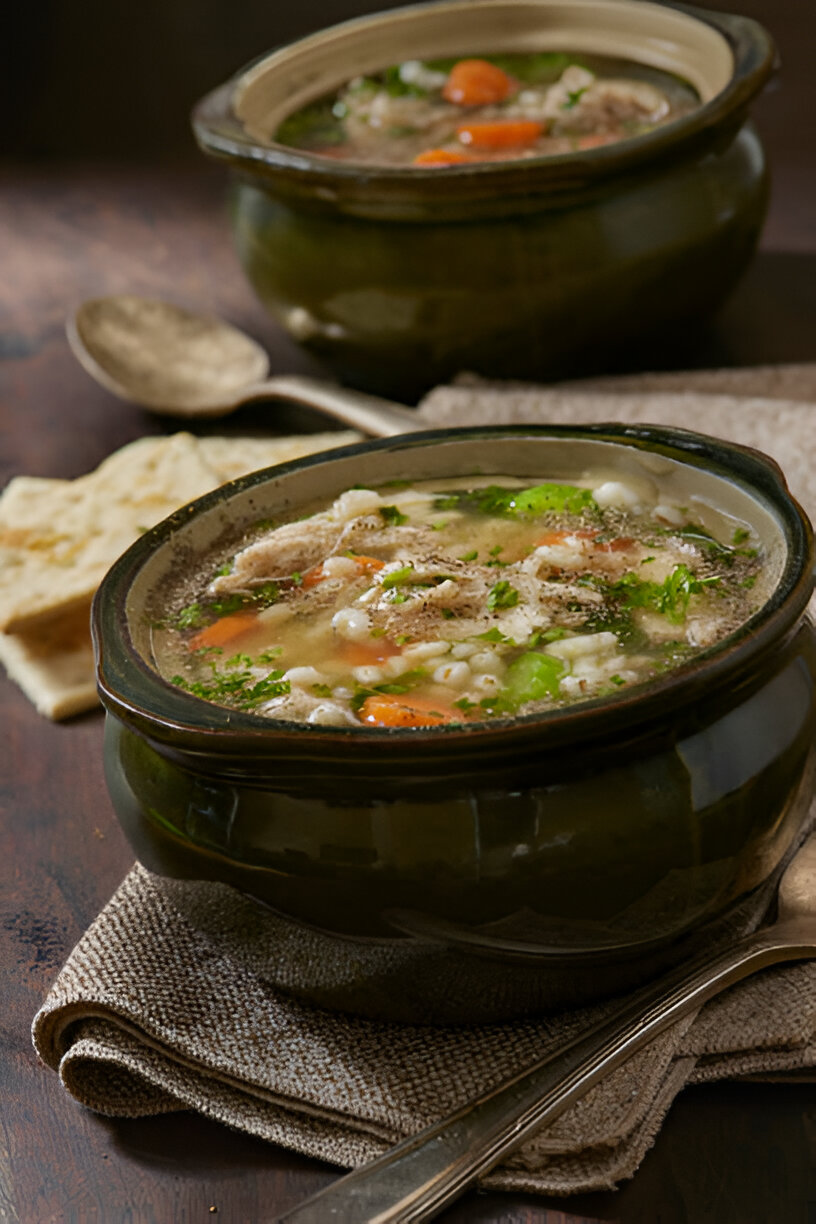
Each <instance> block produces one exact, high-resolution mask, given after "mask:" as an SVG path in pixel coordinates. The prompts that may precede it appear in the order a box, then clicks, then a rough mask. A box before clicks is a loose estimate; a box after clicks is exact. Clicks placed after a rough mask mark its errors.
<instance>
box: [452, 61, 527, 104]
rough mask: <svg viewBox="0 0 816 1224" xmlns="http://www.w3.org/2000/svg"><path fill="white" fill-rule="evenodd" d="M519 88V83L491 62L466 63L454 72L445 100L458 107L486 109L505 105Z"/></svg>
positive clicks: (456, 66)
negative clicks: (498, 103) (498, 104)
mask: <svg viewBox="0 0 816 1224" xmlns="http://www.w3.org/2000/svg"><path fill="white" fill-rule="evenodd" d="M516 88H517V83H516V81H514V80H513V78H512V77H511V76H508V75H507V73H506V72H502V70H501V68H497V67H496V65H495V64H491V63H489V61H488V60H483V59H463V60H459V62H458V64H454V65H453V67H452V68H451V70H450V73H449V74H448V79H447V81H446V82H445V84H444V86H443V87H442V97H443V98H444V99H445V101H446V102H453V103H455V105H457V106H486V105H487V104H488V103H490V102H502V101H503V100H504V99H505V98H507V97H509V95H510V94H511V93H513V91H514V90H515V89H516Z"/></svg>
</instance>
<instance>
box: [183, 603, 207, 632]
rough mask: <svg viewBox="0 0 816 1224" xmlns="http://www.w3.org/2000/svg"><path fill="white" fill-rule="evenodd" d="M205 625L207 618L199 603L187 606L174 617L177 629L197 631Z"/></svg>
mask: <svg viewBox="0 0 816 1224" xmlns="http://www.w3.org/2000/svg"><path fill="white" fill-rule="evenodd" d="M206 623H207V617H206V616H205V614H204V609H203V608H202V606H201V604H200V603H191V604H188V605H187V607H186V608H182V609H181V611H180V612H179V614H178V616H177V617H176V624H177V626H178V627H179V629H199V628H200V627H201V626H202V625H205V624H206Z"/></svg>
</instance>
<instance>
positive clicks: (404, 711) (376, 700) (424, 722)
mask: <svg viewBox="0 0 816 1224" xmlns="http://www.w3.org/2000/svg"><path fill="white" fill-rule="evenodd" d="M359 718H360V721H361V722H364V723H367V724H368V725H369V726H372V727H437V726H440V725H442V724H443V723H452V722H461V720H462V716H461V714H459V713H457V712H456V711H455V710H452V709H449V708H448V707H447V706H445V705H440V703H439V702H438V701H433V700H431V699H430V698H428V697H402V696H396V695H393V696H392V695H391V694H389V693H382V694H377V695H376V696H374V697H366V699H365V701H364V702H363V704H362V705H361V706H360V713H359Z"/></svg>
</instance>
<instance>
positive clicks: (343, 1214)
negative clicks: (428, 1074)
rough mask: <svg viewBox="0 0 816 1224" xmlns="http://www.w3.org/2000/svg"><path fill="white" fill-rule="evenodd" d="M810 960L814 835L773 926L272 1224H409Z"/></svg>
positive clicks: (684, 973) (656, 988)
mask: <svg viewBox="0 0 816 1224" xmlns="http://www.w3.org/2000/svg"><path fill="white" fill-rule="evenodd" d="M813 956H816V834H813V835H812V836H811V837H810V838H809V839H808V840H807V841H806V842H805V843H804V845H803V846H802V847H801V848H800V850H799V851H798V852H797V854H796V855H795V857H794V858H793V859H792V860H791V862H790V863H789V865H788V867H787V869H786V870H785V873H784V875H783V876H782V879H781V881H780V885H779V895H778V910H777V919H776V921H775V922H774V923H773V924H772V925H770V926H766V927H763V928H762V929H761V930H759V931H757V932H755V933H754V934H753V935H749V936H747V937H746V938H744V939H742V940H740V941H739V942H737V943H735V944H734V945H733V946H732V947H730V948H727V949H726V950H724V951H721V952H718V953H716V954H713V955H712V954H709V955H708V956H702V957H698V958H697V959H695V960H694V961H692V962H690V963H688V964H686V965H683V966H682V967H680V968H679V969H677V970H674V971H673V972H671V973H669V974H667V975H665V976H664V977H662V978H660V979H658V980H657V981H656V982H653V983H652V984H650V985H649V986H648V987H646V988H644V989H643V990H641V991H639V992H638V993H637V994H636V995H634V996H632V997H631V998H630V999H628V1000H627V1002H626V1003H625V1004H623V1005H622V1006H621V1007H620V1008H619V1009H618V1010H617V1011H616V1012H614V1013H613V1014H612V1015H610V1016H608V1017H607V1018H606V1019H604V1020H603V1021H601V1022H600V1023H598V1024H597V1025H596V1026H594V1027H593V1028H592V1029H589V1030H587V1031H586V1032H584V1033H583V1034H582V1035H580V1036H578V1037H576V1038H575V1039H574V1040H573V1041H571V1042H570V1043H569V1044H568V1045H565V1046H562V1047H561V1048H560V1049H558V1050H556V1051H555V1052H553V1053H550V1054H548V1055H546V1056H545V1057H544V1058H542V1059H541V1060H540V1061H539V1062H537V1063H535V1064H534V1065H533V1066H531V1067H529V1068H528V1069H527V1070H526V1071H523V1072H522V1073H521V1074H519V1075H518V1076H516V1077H515V1078H514V1079H512V1080H508V1081H505V1082H504V1083H503V1084H501V1085H499V1086H498V1087H497V1088H493V1089H491V1090H490V1091H489V1092H487V1093H485V1094H484V1096H482V1097H480V1098H479V1099H478V1100H475V1101H471V1102H469V1103H468V1104H466V1105H464V1106H462V1108H461V1109H459V1110H457V1111H456V1112H455V1113H453V1114H450V1115H449V1116H448V1117H446V1118H443V1119H442V1120H441V1121H440V1122H437V1123H435V1124H434V1125H433V1126H429V1127H426V1129H425V1130H423V1131H420V1132H419V1133H418V1134H416V1135H412V1136H411V1137H410V1138H408V1139H405V1140H403V1141H402V1142H401V1143H398V1144H396V1145H395V1146H394V1147H392V1148H390V1149H389V1150H388V1151H387V1152H385V1153H384V1154H383V1155H382V1156H380V1157H378V1158H377V1159H376V1160H373V1161H371V1162H370V1163H369V1164H367V1165H363V1166H362V1167H361V1168H359V1169H356V1170H354V1171H353V1172H351V1173H348V1174H347V1175H346V1176H345V1177H341V1178H339V1179H338V1180H337V1181H335V1182H333V1183H332V1184H331V1185H330V1186H328V1187H327V1188H326V1189H325V1190H322V1191H320V1192H319V1193H318V1194H316V1195H313V1196H312V1197H311V1198H309V1199H307V1200H305V1201H304V1202H303V1203H301V1204H300V1205H299V1206H297V1207H295V1208H293V1209H292V1210H291V1211H289V1212H286V1213H285V1214H284V1215H282V1216H278V1217H277V1221H278V1224H331V1222H332V1221H336V1222H337V1224H419V1222H420V1221H422V1220H430V1219H432V1218H433V1217H434V1216H435V1215H436V1214H437V1213H438V1212H439V1211H441V1210H442V1208H443V1207H445V1206H446V1205H447V1204H448V1203H450V1202H451V1200H452V1199H454V1198H456V1197H457V1195H459V1194H461V1193H462V1191H463V1190H465V1189H467V1187H468V1186H470V1185H471V1184H472V1183H473V1182H474V1181H475V1180H476V1179H477V1178H478V1177H480V1176H481V1175H482V1174H484V1173H486V1172H487V1171H488V1169H491V1168H492V1167H493V1166H494V1165H495V1164H497V1163H498V1162H499V1161H500V1160H502V1159H503V1158H504V1157H505V1156H507V1155H509V1154H510V1153H511V1152H512V1151H514V1150H515V1149H516V1148H517V1147H518V1146H519V1145H520V1144H521V1143H522V1142H523V1141H524V1140H525V1139H526V1138H527V1136H528V1135H529V1134H530V1133H531V1132H532V1131H533V1130H535V1129H536V1128H537V1127H539V1126H541V1125H543V1124H544V1123H548V1122H552V1121H553V1120H554V1119H555V1118H557V1117H558V1115H559V1114H560V1113H563V1111H564V1110H565V1109H566V1108H567V1107H568V1106H569V1105H571V1104H572V1103H573V1102H574V1101H577V1100H578V1098H579V1097H581V1096H583V1095H584V1093H586V1092H587V1091H588V1090H589V1089H590V1088H591V1087H592V1085H593V1084H596V1083H597V1082H598V1081H599V1080H600V1079H602V1078H603V1077H604V1076H605V1075H608V1074H609V1073H610V1072H611V1071H613V1070H614V1069H615V1068H616V1067H618V1066H620V1065H621V1063H623V1062H625V1061H626V1059H628V1058H630V1057H631V1055H632V1054H634V1053H635V1051H636V1050H639V1049H640V1048H641V1047H642V1046H644V1045H645V1044H646V1043H647V1042H649V1041H651V1039H652V1038H653V1037H655V1036H656V1035H657V1034H658V1033H660V1032H662V1030H663V1029H665V1028H668V1026H669V1025H670V1024H672V1023H673V1022H674V1021H675V1020H679V1019H680V1017H681V1016H684V1015H686V1014H687V1013H689V1012H691V1011H693V1010H695V1009H696V1008H698V1007H700V1006H701V1004H703V1003H705V1002H706V1000H708V999H710V998H712V997H713V996H714V995H716V994H718V993H719V992H720V991H722V990H724V989H725V988H726V987H727V986H731V985H733V984H734V983H735V982H738V981H740V979H742V978H745V977H748V976H749V975H750V974H752V973H756V972H758V971H759V970H760V969H765V968H767V967H768V966H769V965H775V964H779V963H780V962H782V961H792V960H803V959H806V958H809V957H813Z"/></svg>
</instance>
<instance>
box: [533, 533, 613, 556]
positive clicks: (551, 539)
mask: <svg viewBox="0 0 816 1224" xmlns="http://www.w3.org/2000/svg"><path fill="white" fill-rule="evenodd" d="M598 534H599V533H598V532H597V531H586V530H582V531H545V532H544V535H543V536H541V537H540V539H538V540H536V545H535V546H536V548H544V547H546V546H549V545H552V544H563V543H564V541H565V540H566V539H567V538H572V539H574V540H591V541H592V542H593V544H594V545H595V547H596V548H597V549H599V551H600V552H625V551H626V549H627V548H631V547H632V545H633V544H634V542H635V541H634V540H633V539H632V537H631V536H617V537H616V538H615V539H614V540H599V539H598Z"/></svg>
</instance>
